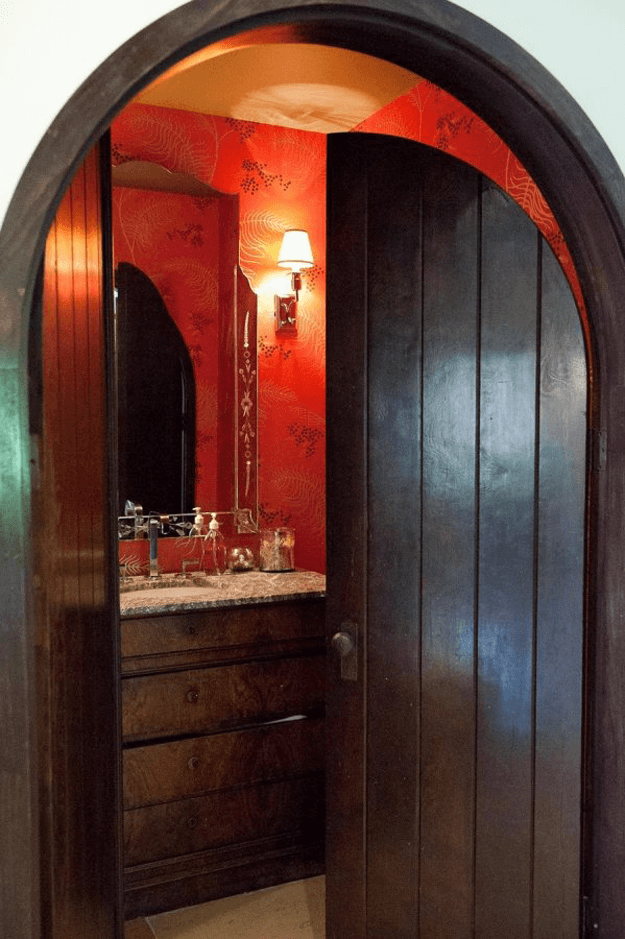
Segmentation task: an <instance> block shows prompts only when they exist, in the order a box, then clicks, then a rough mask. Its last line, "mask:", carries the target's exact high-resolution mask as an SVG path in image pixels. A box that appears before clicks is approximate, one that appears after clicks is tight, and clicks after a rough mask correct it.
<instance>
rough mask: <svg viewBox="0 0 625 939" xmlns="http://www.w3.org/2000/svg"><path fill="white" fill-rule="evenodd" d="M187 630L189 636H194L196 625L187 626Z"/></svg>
mask: <svg viewBox="0 0 625 939" xmlns="http://www.w3.org/2000/svg"><path fill="white" fill-rule="evenodd" d="M187 632H188V634H189V635H190V636H195V634H196V632H197V627H196V626H187Z"/></svg>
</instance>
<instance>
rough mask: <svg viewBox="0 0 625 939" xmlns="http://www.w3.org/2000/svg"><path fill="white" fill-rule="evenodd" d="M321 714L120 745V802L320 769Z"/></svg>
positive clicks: (134, 803) (134, 804)
mask: <svg viewBox="0 0 625 939" xmlns="http://www.w3.org/2000/svg"><path fill="white" fill-rule="evenodd" d="M324 746H325V735H324V722H323V720H322V719H316V720H315V719H312V720H298V721H289V722H288V723H282V724H270V725H266V726H263V727H254V728H249V729H247V730H241V731H234V732H232V733H223V734H217V735H215V736H212V737H196V738H193V739H190V740H176V741H173V742H171V743H161V744H151V745H149V746H144V747H133V748H131V749H126V750H125V751H124V808H126V809H131V808H139V807H140V806H143V805H152V804H155V803H158V802H168V801H173V800H175V799H182V798H184V797H188V796H195V795H199V794H200V793H202V792H210V791H213V790H217V789H227V788H229V787H232V786H239V785H243V784H244V783H256V782H263V781H267V780H271V779H283V778H287V777H290V776H298V775H302V774H304V773H310V772H321V771H322V770H323V767H324V762H325V761H324Z"/></svg>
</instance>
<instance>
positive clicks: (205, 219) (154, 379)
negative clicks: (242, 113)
mask: <svg viewBox="0 0 625 939" xmlns="http://www.w3.org/2000/svg"><path fill="white" fill-rule="evenodd" d="M113 235H114V258H115V264H116V266H117V268H118V287H119V298H118V315H119V317H120V323H119V329H118V342H119V346H118V363H119V378H118V382H119V392H120V394H119V403H120V414H119V425H120V441H119V452H120V492H119V499H120V515H123V514H125V503H126V500H130V501H131V502H134V503H135V504H140V505H142V506H143V510H144V512H146V513H147V512H150V511H153V512H156V513H158V514H164V513H167V514H169V515H171V514H174V513H183V512H184V513H190V512H192V511H193V507H194V506H196V505H199V506H201V507H202V508H203V509H204V511H216V512H220V513H230V514H231V516H232V518H233V519H237V518H238V517H239V516H240V517H241V518H245V519H247V522H246V525H247V524H249V522H250V520H251V522H252V524H254V523H255V520H256V519H257V511H258V491H257V487H258V467H257V451H258V440H257V359H256V357H257V337H256V318H257V298H256V295H255V294H254V292H253V291H252V290H251V288H250V286H249V283H248V282H247V279H246V278H245V276H244V275H243V274H242V272H241V270H240V267H239V265H238V255H239V199H238V196H236V195H228V194H225V193H222V192H218V191H217V190H215V189H212V188H211V187H209V186H207V185H205V184H204V183H201V182H200V181H199V180H197V179H195V178H193V177H190V176H186V175H184V174H175V173H170V172H168V171H167V170H165V169H164V168H163V167H160V166H158V165H156V164H152V163H142V162H140V161H131V162H128V163H125V164H122V165H120V166H116V167H114V168H113ZM131 272H132V274H131ZM130 281H132V283H131V284H130ZM139 284H141V285H142V287H141V288H140V287H139ZM129 286H130V287H131V289H129ZM141 290H143V294H142V293H141ZM122 294H124V296H122ZM131 296H132V298H133V304H134V303H135V301H136V302H137V305H138V307H139V308H138V309H136V310H134V311H131V310H130V309H129V308H128V299H129V298H130V297H131ZM159 301H160V303H159ZM150 399H151V403H150ZM168 451H171V452H168ZM159 477H160V479H159ZM247 530H249V528H248V529H247Z"/></svg>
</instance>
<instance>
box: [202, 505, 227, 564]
mask: <svg viewBox="0 0 625 939" xmlns="http://www.w3.org/2000/svg"><path fill="white" fill-rule="evenodd" d="M216 514H217V513H216V512H211V520H210V522H209V523H208V534H207V535H206V541H207V547H208V558H207V559H206V560H207V562H208V565H209V567H211V568H212V570H213V572H214V573H215V574H223V573H224V571H225V569H226V544H225V541H224V536H223V535H222V533H221V532H220V531H219V522H218V521H217V518H216Z"/></svg>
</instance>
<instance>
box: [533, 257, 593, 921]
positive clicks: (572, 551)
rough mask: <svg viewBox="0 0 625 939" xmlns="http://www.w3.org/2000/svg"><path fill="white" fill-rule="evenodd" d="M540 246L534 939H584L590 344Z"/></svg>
mask: <svg viewBox="0 0 625 939" xmlns="http://www.w3.org/2000/svg"><path fill="white" fill-rule="evenodd" d="M563 280H564V275H563V273H562V270H561V269H560V267H559V265H558V263H557V261H556V260H555V258H554V256H553V254H552V253H551V251H550V250H549V249H548V248H547V246H546V245H545V244H543V246H542V329H541V353H540V388H539V394H540V398H539V407H540V451H539V467H538V471H539V480H540V483H539V490H538V499H539V508H540V516H539V524H538V545H537V597H536V604H537V609H536V618H537V630H536V721H535V795H534V830H535V838H534V872H533V884H534V910H533V917H534V924H533V925H534V933H533V939H569V937H573V936H577V934H578V930H579V909H578V906H577V904H574V903H571V897H575V895H576V894H577V893H578V891H579V883H580V805H581V773H580V766H581V760H582V754H581V742H582V726H581V719H582V662H583V632H582V630H581V629H580V626H579V624H580V623H581V622H582V620H583V590H582V585H583V569H584V568H583V566H584V493H585V485H586V466H585V453H584V448H583V447H582V446H580V443H581V442H582V441H583V440H584V436H585V433H586V408H587V381H586V361H585V356H584V344H583V341H582V336H581V327H580V324H579V317H578V315H577V310H576V308H575V304H574V302H573V298H572V296H571V295H570V293H569V291H568V290H567V289H566V287H565V285H564V284H563Z"/></svg>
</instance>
